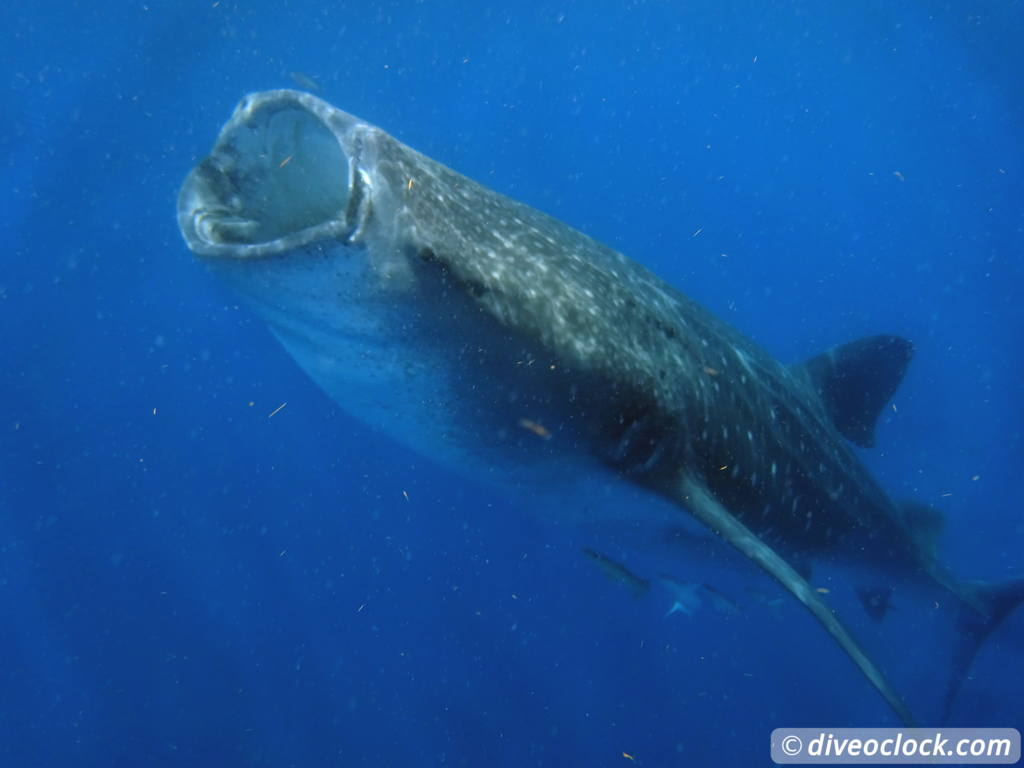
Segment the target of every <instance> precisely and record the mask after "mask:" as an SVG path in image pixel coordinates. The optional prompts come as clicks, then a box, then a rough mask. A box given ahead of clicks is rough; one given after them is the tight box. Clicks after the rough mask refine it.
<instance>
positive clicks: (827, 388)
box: [791, 335, 914, 448]
mask: <svg viewBox="0 0 1024 768" xmlns="http://www.w3.org/2000/svg"><path fill="white" fill-rule="evenodd" d="M913 354H914V345H913V344H911V343H910V342H909V341H907V340H906V339H903V338H900V337H899V336H890V335H879V336H868V337H866V338H863V339H858V340H857V341H851V342H850V343H849V344H842V345H840V346H838V347H833V348H832V349H830V350H828V351H827V352H823V353H821V354H820V355H817V356H815V357H812V358H811V359H810V360H806V361H804V362H803V363H799V364H797V365H795V366H793V368H792V369H791V370H792V371H793V372H794V373H796V374H797V375H800V373H801V372H802V373H803V375H805V376H806V377H807V378H808V379H809V380H810V383H811V385H812V386H813V387H814V389H815V390H816V391H817V393H818V397H820V398H821V402H822V404H823V405H824V406H825V410H826V412H827V413H828V415H829V417H830V418H831V419H832V423H833V424H834V425H835V427H836V429H838V430H839V432H840V434H842V435H843V437H845V438H846V439H847V440H849V441H851V442H853V443H856V444H857V445H859V446H861V447H862V448H870V447H871V446H872V445H874V444H875V423H876V422H877V421H878V416H879V414H881V412H882V409H883V408H885V404H886V403H887V402H889V400H890V399H891V398H892V396H893V393H895V392H896V388H897V387H898V386H899V385H900V382H901V381H903V375H904V374H905V373H906V371H907V365H908V364H909V363H910V358H911V357H912V356H913Z"/></svg>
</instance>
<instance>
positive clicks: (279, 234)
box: [178, 91, 369, 259]
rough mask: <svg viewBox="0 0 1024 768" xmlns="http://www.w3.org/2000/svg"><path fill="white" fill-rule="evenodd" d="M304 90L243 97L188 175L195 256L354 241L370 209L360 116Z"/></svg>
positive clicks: (182, 204)
mask: <svg viewBox="0 0 1024 768" xmlns="http://www.w3.org/2000/svg"><path fill="white" fill-rule="evenodd" d="M322 104H323V102H320V101H319V100H317V99H313V98H312V97H309V96H308V95H307V94H303V93H299V92H297V91H267V92H264V93H259V94H255V95H253V96H249V97H247V98H245V99H243V100H242V102H241V103H240V104H239V106H238V108H237V109H236V110H235V112H234V114H233V115H232V117H231V119H230V120H229V121H228V123H227V124H226V125H225V126H224V128H223V130H222V131H221V133H220V136H219V137H218V139H217V143H216V145H215V146H214V148H213V150H212V151H211V152H210V154H209V155H208V156H207V157H206V158H205V159H204V160H203V161H202V162H200V163H199V164H198V165H197V166H196V167H195V168H194V169H193V170H192V172H191V173H190V174H189V175H188V177H187V179H186V180H185V183H184V185H183V186H182V189H181V193H180V195H179V198H178V223H179V225H180V227H181V232H182V234H183V235H184V237H185V240H186V242H187V243H188V245H189V247H190V248H191V249H192V251H193V252H194V253H196V254H197V255H198V256H200V257H208V258H235V259H237V258H254V257H267V256H274V255H279V254H282V253H286V252H288V251H291V250H294V249H296V248H300V247H302V246H305V245H308V244H310V243H314V242H318V241H324V240H335V241H338V240H340V241H343V242H344V241H348V240H351V239H352V238H353V236H354V235H355V234H356V232H357V231H358V229H359V223H360V222H361V221H362V220H363V219H364V218H365V216H366V215H367V211H366V208H367V203H368V196H367V195H366V194H365V191H364V190H365V187H366V185H367V184H368V179H367V177H366V175H365V174H362V173H360V172H359V171H358V168H357V159H358V154H359V146H360V133H361V130H366V129H369V127H368V126H366V125H365V124H363V123H360V122H359V121H358V120H356V119H355V118H353V117H351V116H349V115H347V114H345V113H343V112H340V111H338V110H332V111H330V112H328V111H326V110H324V109H323V108H322V106H321V105H322Z"/></svg>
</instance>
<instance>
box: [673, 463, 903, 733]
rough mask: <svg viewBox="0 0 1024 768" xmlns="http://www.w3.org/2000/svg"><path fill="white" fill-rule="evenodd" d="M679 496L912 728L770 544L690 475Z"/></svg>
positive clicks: (885, 686)
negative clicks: (810, 620)
mask: <svg viewBox="0 0 1024 768" xmlns="http://www.w3.org/2000/svg"><path fill="white" fill-rule="evenodd" d="M678 490H679V497H678V498H677V501H678V502H679V503H681V504H684V505H685V506H686V508H687V509H689V510H690V513H691V514H692V515H693V516H694V517H695V518H697V519H698V520H699V521H700V522H701V523H703V524H704V525H705V526H707V527H708V528H709V529H711V530H712V531H714V532H715V533H716V534H718V535H719V536H721V537H722V538H723V539H725V540H726V541H727V542H729V543H730V544H732V545H733V546H734V547H736V549H738V550H739V551H740V552H742V553H743V554H744V555H746V556H747V557H748V558H750V559H751V560H752V561H754V563H756V564H757V565H758V566H760V567H761V568H762V569H763V570H764V571H766V572H767V573H768V574H769V575H771V576H772V577H774V578H775V580H776V581H778V582H779V583H780V584H782V586H784V587H785V588H786V589H787V590H789V592H790V593H791V594H792V595H793V596H794V597H795V598H796V599H797V600H799V601H800V602H801V603H802V604H803V606H804V607H805V608H806V609H807V610H808V611H810V612H811V615H812V616H814V618H815V619H817V620H818V622H819V623H821V625H822V626H823V627H824V628H825V631H827V632H828V633H829V634H830V635H831V636H832V639H833V640H835V641H836V643H838V644H839V647H840V648H842V649H843V650H844V651H845V652H846V655H847V656H849V657H850V659H852V660H853V663H854V664H856V665H857V667H858V668H859V669H860V671H861V672H862V673H863V675H864V676H865V677H866V678H867V679H868V681H869V682H870V683H871V684H872V685H873V686H875V688H876V689H878V692H879V693H881V694H882V696H883V698H885V700H886V701H887V702H888V703H889V706H890V707H892V709H893V711H894V712H895V713H896V714H897V715H898V716H899V718H900V719H901V720H902V721H903V722H904V724H905V725H907V726H909V727H912V726H913V725H914V717H913V715H911V713H910V710H909V709H907V706H906V704H904V703H903V700H902V699H901V698H900V697H899V696H898V695H897V693H896V691H895V690H893V688H892V686H890V685H889V682H888V681H887V680H886V679H885V676H884V675H883V674H882V672H881V670H879V669H878V667H876V666H875V664H874V662H873V661H871V659H869V658H868V656H867V654H865V653H864V651H863V650H861V647H860V646H859V645H858V644H857V641H856V640H854V639H853V637H852V636H851V635H850V633H849V632H848V631H847V630H846V627H844V626H843V625H842V624H841V623H840V622H839V619H837V618H836V616H835V614H833V613H832V610H831V609H830V608H829V607H828V605H826V603H825V602H824V601H823V600H822V598H821V595H819V594H818V593H817V592H815V591H814V589H813V588H812V587H811V585H810V584H808V583H807V580H806V579H804V578H803V577H802V576H801V575H800V574H799V573H797V572H796V571H795V570H794V569H793V567H792V566H791V565H790V564H789V563H787V562H786V561H785V560H784V559H783V558H782V557H780V556H779V555H778V553H776V552H775V550H774V549H772V548H771V547H770V546H769V545H768V544H766V543H765V542H764V541H762V540H761V539H759V538H758V537H757V536H756V535H755V534H754V533H753V532H752V531H751V530H750V529H749V528H747V527H746V526H745V525H744V524H743V523H742V522H740V521H739V520H738V519H737V518H736V517H735V516H733V515H732V514H731V513H730V512H729V511H728V510H727V509H726V508H725V507H723V506H722V504H721V503H720V502H719V501H718V500H717V499H716V498H715V497H714V496H713V495H712V494H711V492H710V491H709V490H708V489H707V486H706V485H705V484H704V483H703V482H701V481H700V480H698V479H696V478H695V477H693V476H692V475H690V474H689V473H684V474H683V475H682V477H681V478H680V483H679V489H678Z"/></svg>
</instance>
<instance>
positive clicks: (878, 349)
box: [178, 91, 1022, 723]
mask: <svg viewBox="0 0 1024 768" xmlns="http://www.w3.org/2000/svg"><path fill="white" fill-rule="evenodd" d="M178 220H179V224H180V227H181V230H182V233H183V235H184V237H185V240H186V242H187V243H188V245H189V247H190V248H191V249H192V250H193V251H194V252H195V253H196V254H197V255H198V256H200V257H201V258H203V259H204V261H206V262H207V263H208V264H209V265H210V266H211V267H212V268H213V269H215V271H217V272H219V273H221V274H222V275H223V276H224V277H225V278H226V279H228V280H229V281H230V282H231V283H232V284H234V286H235V287H236V288H237V290H239V291H240V292H241V293H242V294H244V295H245V296H246V297H247V298H248V299H249V301H250V302H251V303H252V305H253V306H254V307H255V309H256V310H257V311H258V312H260V313H261V314H262V315H263V316H264V318H265V319H266V320H267V322H268V323H269V325H270V327H271V329H272V330H273V332H274V333H275V335H276V336H277V337H278V338H279V339H280V340H281V342H282V343H283V344H284V345H285V347H286V348H287V349H288V350H289V352H291V354H292V355H293V356H294V357H295V359H296V360H297V361H298V362H299V363H300V364H301V365H302V366H303V367H304V368H305V369H306V370H307V372H308V373H309V374H310V375H311V377H312V378H313V379H314V380H315V381H316V382H317V383H318V384H319V385H320V386H321V387H323V388H324V389H325V390H326V391H327V393H328V394H330V395H331V396H332V397H333V398H334V399H335V400H336V401H337V402H338V404H339V405H340V406H341V407H343V408H345V409H346V410H348V411H350V412H351V413H353V414H354V415H355V416H357V417H358V418H361V419H363V420H365V421H366V422H367V423H369V424H371V425H373V426H375V427H377V428H380V429H382V430H384V431H385V432H387V433H389V434H391V435H393V436H394V437H395V438H396V439H398V440H401V441H403V442H405V443H407V444H409V445H412V446H413V447H415V448H416V449H418V450H420V451H421V452H422V453H424V454H425V455H427V456H430V457H432V458H434V459H435V460H437V461H439V462H442V463H446V464H448V465H451V466H453V467H456V468H458V469H462V470H466V471H469V472H471V473H473V474H474V475H475V476H477V477H480V476H483V477H485V478H489V479H492V480H493V481H494V482H497V483H504V484H508V485H517V486H525V487H527V488H530V489H539V490H542V491H544V492H546V493H547V494H548V495H549V496H550V497H551V498H552V499H559V501H558V502H557V506H558V507H559V508H571V512H570V513H569V514H570V515H571V516H576V517H579V518H582V519H601V518H605V517H619V518H624V517H625V518H628V519H631V520H632V519H641V518H643V517H644V516H645V515H647V514H648V512H645V511H637V510H636V509H633V508H632V507H634V506H642V505H629V507H630V508H628V509H624V508H623V507H624V505H622V504H621V503H620V504H612V503H610V502H609V501H606V500H607V499H611V498H613V496H614V494H613V491H614V490H615V489H616V488H617V487H618V486H621V485H623V484H626V485H630V486H632V487H634V488H639V489H642V490H643V492H644V493H647V494H649V495H653V496H658V497H661V498H662V499H668V500H670V501H671V502H672V504H673V506H672V507H668V506H667V505H664V504H662V505H658V504H655V503H652V504H651V508H652V510H653V511H652V512H650V514H651V517H652V521H653V522H654V523H656V524H658V525H661V526H664V527H667V528H668V529H671V527H672V526H673V519H672V518H673V517H679V516H681V515H682V512H683V510H686V511H689V512H690V513H691V514H692V515H693V516H694V517H695V518H696V519H697V520H699V521H700V522H701V523H702V524H704V525H705V526H706V527H707V528H708V529H710V530H711V531H713V532H715V533H716V534H718V535H720V536H721V537H722V538H724V539H725V540H726V541H728V542H729V543H731V544H732V545H733V546H735V547H736V548H737V549H739V550H740V551H741V552H742V553H743V554H744V555H746V556H747V557H749V558H750V559H751V560H752V561H753V562H755V563H757V564H758V565H759V566H760V567H761V568H763V569H764V570H766V571H767V572H768V573H770V574H771V575H772V576H773V577H774V578H776V579H777V580H778V581H779V582H780V583H782V584H783V585H784V586H785V587H786V589H788V590H789V591H790V592H791V593H792V594H793V595H794V596H795V597H796V598H797V599H798V600H799V601H800V602H801V603H802V604H803V605H804V606H805V607H806V608H807V609H808V610H809V611H810V612H811V613H812V614H813V615H814V616H815V618H817V619H818V620H819V621H820V622H821V623H822V625H823V626H824V627H825V629H826V630H827V631H828V632H829V634H830V635H831V636H832V637H833V638H834V639H835V640H836V642H837V643H838V644H839V645H840V646H841V647H842V648H843V650H844V651H845V652H846V653H847V654H848V655H849V656H850V657H851V658H852V659H853V661H854V662H855V663H856V664H857V666H858V667H859V668H860V669H861V671H862V672H863V673H864V675H865V676H866V677H867V678H868V679H869V680H870V681H871V683H872V684H873V685H874V686H875V687H876V688H877V689H878V690H879V692H880V693H881V694H882V696H883V697H884V698H885V699H886V701H887V702H888V703H889V704H890V705H891V707H892V708H893V710H894V711H895V712H896V713H897V715H898V716H899V717H900V718H901V719H902V720H903V721H904V722H906V723H911V722H913V718H912V716H911V714H910V712H909V711H908V709H907V707H906V706H905V705H904V704H903V702H902V700H901V699H900V697H899V696H898V695H897V694H896V693H895V691H893V690H892V688H891V687H890V685H889V684H888V682H887V681H886V680H885V678H884V677H883V676H882V674H881V673H880V672H879V670H878V669H877V668H876V667H875V665H874V664H873V663H872V662H871V660H870V659H868V658H867V656H866V655H865V654H864V653H863V652H862V651H861V649H860V648H859V647H858V645H857V643H856V642H855V641H854V640H853V638H852V637H851V636H850V635H849V633H848V632H847V631H846V629H845V628H844V627H843V626H842V625H841V624H840V622H839V621H838V619H837V618H836V616H835V615H834V614H833V612H832V610H831V609H830V608H829V607H828V605H827V604H826V603H825V602H824V599H823V597H822V596H821V595H820V594H818V593H817V592H815V590H813V589H811V587H810V586H809V585H808V583H807V581H806V580H805V579H804V578H803V577H802V576H801V575H800V574H799V573H798V572H797V570H795V569H794V568H793V567H791V565H790V563H789V559H792V558H794V557H799V558H804V557H807V556H811V555H822V554H826V553H827V554H829V555H833V556H845V557H850V558H854V559H857V560H860V561H868V562H870V563H872V564H877V565H879V566H881V567H885V568H887V569H889V570H900V571H904V572H907V573H910V574H911V575H915V576H917V577H920V578H924V579H931V580H934V581H935V582H937V583H938V584H940V585H941V586H942V587H943V588H944V589H947V590H949V591H950V592H951V593H952V594H953V595H954V596H955V597H956V598H957V600H959V601H962V602H963V603H964V604H965V605H967V606H969V610H970V611H973V612H974V613H975V614H977V617H978V624H979V627H981V629H979V631H978V632H977V633H976V634H978V636H979V639H977V642H980V638H981V637H983V636H984V633H985V632H987V631H988V630H989V629H991V627H992V626H993V625H994V624H995V623H996V622H998V621H999V619H1001V618H1002V616H1003V615H1005V613H1006V612H1007V611H1008V610H1009V609H1010V608H1011V607H1012V606H1013V605H1016V603H1017V602H1018V601H1019V600H1020V599H1021V597H1022V589H1021V588H1020V585H1019V584H1014V585H1012V586H1010V587H1001V588H999V590H998V591H995V590H993V591H991V592H986V591H984V590H982V589H981V588H979V587H974V586H972V587H968V586H966V585H965V584H962V583H960V582H957V581H956V580H955V579H954V578H952V577H951V576H950V575H949V574H948V573H947V571H946V570H945V569H944V568H943V567H942V566H941V565H940V564H939V563H938V562H937V560H936V558H935V555H934V539H935V534H936V532H937V525H938V520H937V518H936V516H935V515H934V514H933V513H931V512H929V511H928V510H926V509H923V508H920V507H912V506H900V505H897V504H894V503H893V502H892V501H891V500H890V499H889V498H888V496H887V495H886V494H885V493H884V491H883V490H882V489H881V488H880V487H879V486H878V485H877V483H875V481H874V480H873V479H872V478H871V477H870V475H869V474H868V472H867V471H866V470H865V468H864V467H863V466H862V464H861V463H860V461H859V460H858V459H857V457H856V456H855V455H854V453H853V452H852V451H851V450H850V448H849V446H848V443H847V441H848V440H849V441H852V442H855V443H858V444H861V445H869V444H870V443H871V442H872V439H873V436H872V430H873V425H874V422H875V419H876V418H877V414H878V412H879V410H880V409H881V408H882V407H883V406H884V405H885V404H886V402H887V401H888V399H889V398H890V397H891V395H892V393H893V392H894V391H895V388H896V387H897V386H898V384H899V381H900V379H901V378H902V375H903V371H904V369H905V367H906V364H907V362H908V361H909V359H910V355H911V347H910V344H909V343H908V342H905V341H903V340H902V339H899V338H896V337H891V336H879V337H873V338H870V339H865V340H862V341H860V342H855V343H853V344H850V345H847V346H845V347H839V348H837V349H835V350H832V351H831V352H828V353H826V354H824V355H821V356H819V357H817V358H814V359H812V360H810V361H808V362H807V363H806V364H804V365H799V366H793V367H787V366H784V365H782V364H780V363H779V362H777V361H776V360H775V359H774V358H772V357H771V356H770V355H768V354H767V353H766V352H764V351H763V350H762V349H760V348H759V347H758V346H757V345H755V344H753V343H752V342H751V341H749V340H748V339H746V338H744V337H743V336H742V335H741V334H740V333H738V332H737V331H736V330H734V329H733V328H731V327H729V326H728V325H727V324H725V323H724V322H722V321H721V320H719V319H718V318H716V317H715V316H713V315H712V314H711V313H709V312H708V311H707V310H705V309H703V308H702V307H701V306H699V305H698V304H696V303H695V302H693V301H692V300H690V299H688V298H687V297H685V296H683V295H682V294H680V293H678V292H677V291H675V290H674V289H673V288H671V287H670V286H668V285H667V284H666V283H664V282H663V281H662V280H660V279H659V278H657V277H656V276H654V275H653V274H652V273H650V272H649V271H648V270H646V269H644V268H643V267H642V266H640V265H639V264H637V263H635V262H633V261H631V260H629V259H627V258H626V257H625V256H623V255H621V254H619V253H617V252H615V251H613V250H611V249H609V248H607V247H605V246H603V245H601V244H600V243H598V242H596V241H594V240H592V239H591V238H589V237H587V236H586V235H583V234H581V233H579V232H577V231H576V230H574V229H572V228H570V227H568V226H566V225H565V224H562V223H561V222H559V221H556V220H555V219H552V218H551V217H549V216H546V215H545V214H543V213H540V212H539V211H536V210H534V209H532V208H530V207H528V206H526V205H523V204H521V203H518V202H515V201H514V200H510V199H509V198H506V197H504V196H502V195H500V194H498V193H496V192H493V191H491V190H489V189H487V188H486V187H483V186H481V185H479V184H477V183H475V182H473V181H471V180H470V179H467V178H466V177H464V176H461V175H459V174H458V173H455V172H454V171H452V170H450V169H448V168H446V167H444V166H443V165H441V164H439V163H437V162H435V161H433V160H431V159H429V158H427V157H425V156H423V155H421V154H419V153H418V152H415V151H414V150H412V149H410V148H409V147H406V146H405V145H403V144H401V143H399V142H398V141H396V140H395V139H394V138H392V137H391V136H389V135H388V134H386V133H384V132H383V131H381V130H380V129H378V128H375V127H373V126H371V125H368V124H366V123H364V122H362V121H360V120H358V119H357V118H354V117H352V116H351V115H348V114H347V113H344V112H341V111H340V110H337V109H335V108H333V107H331V106H330V105H329V104H327V103H325V102H323V101H321V100H320V99H317V98H315V97H313V96H310V95H308V94H303V93H299V92H296V91H268V92H264V93H258V94H254V95H252V96H249V97H248V98H247V99H245V100H244V101H243V102H242V104H241V105H240V106H239V108H238V109H237V110H236V112H235V114H234V116H233V117H232V118H231V120H230V121H229V122H228V123H227V125H226V126H225V127H224V129H223V131H222V132H221V135H220V137H219V139H218V141H217V144H216V145H215V147H214V149H213V151H212V152H211V154H210V155H209V156H208V157H207V158H206V159H205V160H203V161H202V162H201V163H200V164H199V165H198V166H197V167H196V168H195V169H194V170H193V171H192V173H191V174H190V175H189V176H188V178H187V179H186V181H185V184H184V186H183V188H182V191H181V195H180V198H179V205H178ZM553 503H554V502H553ZM666 510H667V511H666ZM975 645H976V644H975ZM968 661H969V655H968Z"/></svg>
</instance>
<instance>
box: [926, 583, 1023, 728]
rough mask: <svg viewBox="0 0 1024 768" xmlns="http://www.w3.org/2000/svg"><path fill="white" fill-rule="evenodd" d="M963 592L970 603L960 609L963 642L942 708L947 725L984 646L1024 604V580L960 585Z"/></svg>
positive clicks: (956, 652)
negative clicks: (963, 686)
mask: <svg viewBox="0 0 1024 768" xmlns="http://www.w3.org/2000/svg"><path fill="white" fill-rule="evenodd" d="M959 587H960V591H961V592H964V593H966V597H967V598H968V602H967V603H965V604H964V605H963V606H962V607H961V609H960V616H959V627H958V628H959V630H960V640H959V643H958V645H957V647H956V648H955V649H954V651H953V659H952V667H953V674H952V677H951V678H950V680H949V687H948V688H947V690H946V699H945V701H944V702H943V707H942V719H941V722H942V723H943V724H944V723H945V722H946V720H947V719H948V717H949V713H950V711H951V709H952V707H953V702H954V700H955V699H956V695H957V692H958V691H959V690H960V685H961V683H963V681H964V678H965V677H966V675H967V670H968V669H969V668H970V666H971V663H972V662H973V661H974V657H975V656H976V655H977V653H978V649H979V648H981V645H982V643H984V642H985V640H986V638H987V637H988V636H989V635H990V634H992V632H993V631H994V630H995V629H996V627H998V626H999V624H1000V623H1001V622H1002V621H1003V619H1005V618H1006V617H1007V616H1008V615H1009V614H1010V613H1011V612H1012V611H1013V610H1014V609H1015V608H1016V607H1017V606H1018V605H1020V604H1021V603H1022V602H1024V579H1012V580H1010V581H1004V582H1000V583H998V584H988V583H985V582H981V581H965V582H961V583H960V585H959Z"/></svg>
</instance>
